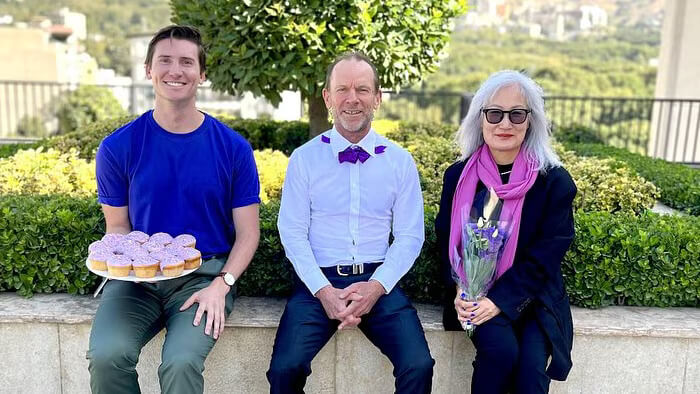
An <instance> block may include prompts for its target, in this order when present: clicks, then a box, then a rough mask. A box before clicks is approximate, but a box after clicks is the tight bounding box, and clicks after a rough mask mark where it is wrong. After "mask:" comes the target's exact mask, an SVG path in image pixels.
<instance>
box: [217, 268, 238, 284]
mask: <svg viewBox="0 0 700 394" xmlns="http://www.w3.org/2000/svg"><path fill="white" fill-rule="evenodd" d="M217 276H220V277H222V278H224V283H226V284H227V285H229V286H233V284H234V283H236V278H235V277H234V276H233V274H231V273H230V272H226V271H221V272H219V275H217Z"/></svg>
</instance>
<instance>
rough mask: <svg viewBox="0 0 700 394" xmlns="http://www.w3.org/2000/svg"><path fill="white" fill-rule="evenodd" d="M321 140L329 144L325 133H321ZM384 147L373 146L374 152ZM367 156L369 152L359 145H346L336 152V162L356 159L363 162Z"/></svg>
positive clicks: (352, 161)
mask: <svg viewBox="0 0 700 394" xmlns="http://www.w3.org/2000/svg"><path fill="white" fill-rule="evenodd" d="M321 142H323V143H325V144H330V143H331V139H330V138H328V137H327V136H325V135H321ZM385 149H386V146H384V145H377V146H375V147H374V154H376V155H378V154H380V153H384V150H385ZM369 157H370V154H369V153H367V151H366V150H364V149H362V147H360V146H348V147H347V148H346V149H345V150H344V151H342V152H338V162H340V163H343V162H346V161H347V162H350V163H357V161H358V160H359V161H360V163H364V162H365V161H366V160H367V159H369Z"/></svg>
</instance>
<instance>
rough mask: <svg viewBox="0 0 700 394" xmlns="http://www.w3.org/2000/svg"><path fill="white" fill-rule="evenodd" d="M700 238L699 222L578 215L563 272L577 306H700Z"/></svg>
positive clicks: (692, 219) (664, 217)
mask: <svg viewBox="0 0 700 394" xmlns="http://www.w3.org/2000/svg"><path fill="white" fill-rule="evenodd" d="M699 232H700V218H698V217H694V216H685V217H678V216H668V215H658V214H655V213H651V212H647V213H645V214H643V215H641V216H630V215H625V214H610V213H606V212H594V213H577V214H576V240H575V242H574V244H573V246H572V248H571V250H570V251H569V253H567V255H566V258H565V260H564V265H563V267H562V269H563V273H564V279H565V283H566V287H567V290H568V292H569V296H570V298H571V301H572V303H573V304H575V305H579V306H584V307H589V308H595V307H600V306H606V305H638V306H659V307H666V306H687V307H698V306H700V242H698V233H699Z"/></svg>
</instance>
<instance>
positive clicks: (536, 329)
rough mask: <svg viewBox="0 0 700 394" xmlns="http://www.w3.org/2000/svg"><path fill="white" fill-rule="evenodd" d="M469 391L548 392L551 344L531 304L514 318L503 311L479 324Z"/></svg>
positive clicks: (475, 339)
mask: <svg viewBox="0 0 700 394" xmlns="http://www.w3.org/2000/svg"><path fill="white" fill-rule="evenodd" d="M472 342H473V343H474V347H475V348H476V358H475V359H474V363H473V366H474V374H473V375H472V388H471V392H472V394H486V393H488V394H491V393H493V394H501V393H517V394H541V393H547V392H549V383H550V381H551V380H550V378H549V377H548V376H547V375H546V374H545V369H546V367H547V360H548V359H549V356H550V355H551V353H552V350H551V345H550V344H549V341H548V339H547V337H546V336H545V334H544V332H543V331H542V329H541V328H540V326H539V324H538V323H537V319H536V318H535V314H534V312H533V311H532V308H530V310H529V311H527V312H526V313H524V314H523V316H521V317H520V318H519V319H518V320H517V321H515V322H513V321H511V320H510V319H508V318H507V317H506V316H505V315H504V314H503V313H501V314H499V315H498V316H496V317H494V318H492V319H491V320H489V321H487V322H486V323H484V324H482V325H480V326H478V327H477V328H476V330H475V331H474V335H473V336H472Z"/></svg>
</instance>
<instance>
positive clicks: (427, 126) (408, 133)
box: [386, 122, 458, 143]
mask: <svg viewBox="0 0 700 394" xmlns="http://www.w3.org/2000/svg"><path fill="white" fill-rule="evenodd" d="M457 127H458V126H456V125H451V124H444V123H417V122H399V125H398V127H397V128H396V129H395V130H393V131H389V132H387V133H386V137H387V138H389V139H392V140H394V141H397V142H399V143H403V142H407V141H408V140H409V139H413V138H415V137H417V136H430V137H440V138H445V139H447V140H449V141H452V139H453V138H454V136H455V134H456V133H457Z"/></svg>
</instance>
